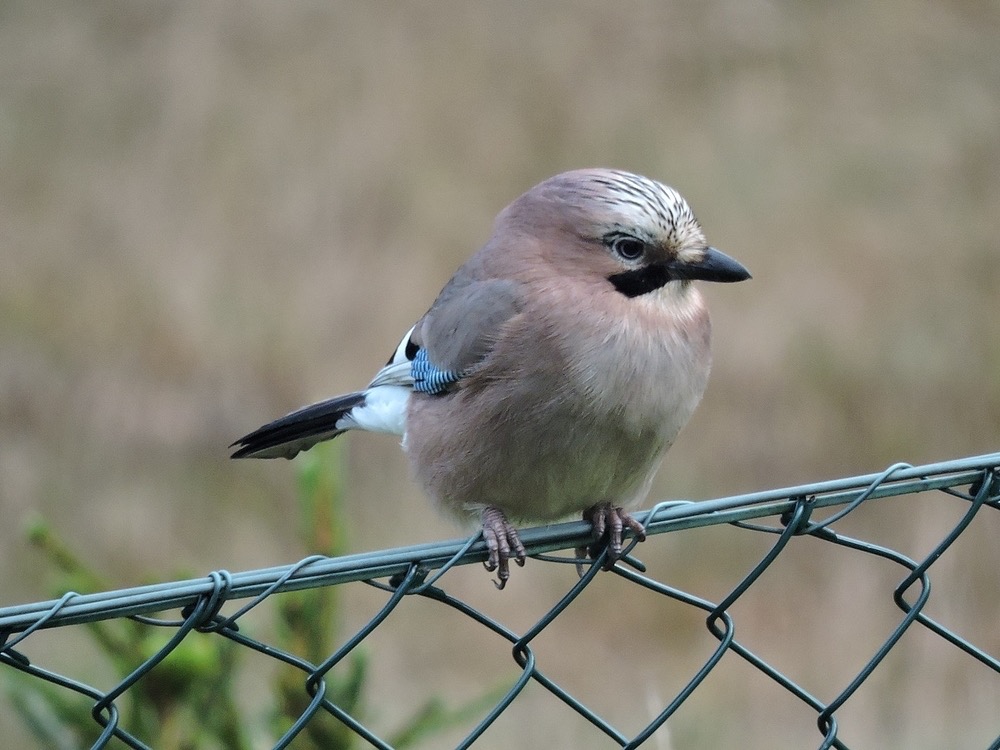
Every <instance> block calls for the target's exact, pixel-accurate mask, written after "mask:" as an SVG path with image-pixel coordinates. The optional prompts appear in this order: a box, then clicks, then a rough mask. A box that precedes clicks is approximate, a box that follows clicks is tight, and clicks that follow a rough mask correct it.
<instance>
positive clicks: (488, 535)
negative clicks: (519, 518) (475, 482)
mask: <svg viewBox="0 0 1000 750" xmlns="http://www.w3.org/2000/svg"><path fill="white" fill-rule="evenodd" d="M483 539H484V540H485V541H486V549H487V551H488V555H487V557H486V561H485V562H484V563H483V566H484V567H485V568H486V570H488V571H490V572H491V573H492V572H493V571H494V570H495V571H497V578H498V579H499V580H497V581H494V583H495V585H496V587H497V588H498V589H503V587H504V586H506V585H507V579H508V578H510V559H511V557H513V558H514V562H516V563H517V564H518V565H519V566H521V567H524V559H525V556H526V553H525V551H524V545H523V544H521V537H519V536H518V534H517V529H515V528H514V525H513V524H512V523H511V522H510V521H508V520H507V516H505V515H504V514H503V511H502V510H500V509H499V508H494V507H493V506H490V507H488V508H486V509H485V510H483Z"/></svg>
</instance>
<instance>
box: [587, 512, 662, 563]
mask: <svg viewBox="0 0 1000 750" xmlns="http://www.w3.org/2000/svg"><path fill="white" fill-rule="evenodd" d="M583 520H584V521H588V522H590V524H591V525H592V526H593V527H594V539H595V540H596V541H595V542H594V543H593V544H591V545H590V546H589V547H579V548H578V549H577V550H576V554H577V557H580V558H583V557H590V558H595V557H597V556H598V555H599V554H600V553H601V550H602V549H603V547H604V543H605V542H604V538H605V535H606V536H607V542H606V543H607V547H608V560H607V563H606V564H605V566H604V569H605V570H610V569H611V568H612V567H613V566H614V564H615V562H617V561H618V559H619V558H620V557H621V556H622V536H623V534H624V532H625V530H626V529H628V530H630V531H631V532H632V533H633V534H634V535H635V538H636V539H638V540H639V541H640V542H644V541H646V531H645V529H643V528H642V524H641V523H639V522H638V521H636V520H635V519H634V518H632V516H630V515H629V514H628V513H626V512H625V509H624V508H622V507H621V506H620V505H612V504H611V503H598V504H597V505H593V506H591V507H589V508H587V510H585V511H583Z"/></svg>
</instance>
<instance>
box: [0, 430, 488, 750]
mask: <svg viewBox="0 0 1000 750" xmlns="http://www.w3.org/2000/svg"><path fill="white" fill-rule="evenodd" d="M342 463H343V459H342V451H341V448H340V446H339V445H338V444H336V443H333V444H330V443H327V444H323V445H321V446H317V447H316V448H314V449H313V450H312V451H310V452H309V453H308V454H306V455H305V456H304V457H303V458H302V459H300V460H299V464H298V465H299V467H300V471H299V477H298V490H299V492H298V498H299V510H300V519H299V535H300V538H301V540H302V543H303V546H304V547H305V548H306V550H307V552H308V553H309V554H321V555H327V556H336V555H339V554H342V553H343V552H344V549H345V543H346V538H347V529H346V528H345V524H344V519H345V518H346V515H347V514H346V513H345V512H344V508H343V496H344V493H343V483H342V481H341V477H342V476H343V471H342ZM27 536H28V539H29V540H30V541H31V543H32V544H33V545H34V546H35V547H37V548H38V549H39V550H41V552H42V553H43V554H44V555H45V556H46V558H47V559H48V561H49V563H50V564H51V565H52V567H53V568H54V569H55V571H56V572H57V577H56V580H55V585H54V589H55V591H56V592H60V593H61V592H64V591H77V592H96V591H107V590H110V589H111V588H113V587H112V586H111V585H110V584H109V582H107V581H105V580H104V579H103V578H101V576H99V575H98V574H97V573H96V572H95V571H94V570H93V569H91V568H89V567H88V566H87V565H86V564H85V563H84V562H83V561H81V560H80V559H79V558H78V557H77V556H76V555H75V554H74V553H73V551H72V550H70V549H69V548H68V547H67V546H66V544H65V543H64V542H63V541H62V540H61V539H60V538H59V536H58V535H57V534H56V533H55V531H54V530H53V529H52V528H51V527H50V526H49V525H48V523H47V522H46V521H45V520H43V519H41V518H38V519H35V520H34V521H32V522H31V523H30V524H29V528H28V530H27ZM341 589H342V587H338V586H321V587H317V588H313V589H309V590H305V591H294V592H288V593H284V594H280V595H277V596H275V598H274V602H273V603H274V605H275V609H276V621H275V624H274V625H275V631H276V636H275V645H276V646H277V647H278V648H280V649H282V650H284V651H288V652H290V653H293V654H296V655H298V656H300V657H302V658H304V659H306V660H308V661H309V662H311V663H313V664H320V663H321V662H323V661H324V660H326V659H327V658H328V657H329V655H330V654H331V653H333V652H334V651H335V650H336V648H337V646H338V645H339V644H340V643H341V642H342V640H341V638H340V631H341V629H342V627H341V621H342V617H341V615H342V612H343V606H344V604H343V599H342V590H341ZM81 627H83V628H84V629H85V631H86V633H87V634H88V636H89V637H90V641H91V644H92V647H93V649H94V651H95V652H96V653H98V654H100V655H101V656H102V657H103V658H104V659H105V660H106V661H107V663H108V665H109V666H110V668H111V671H112V672H113V674H114V676H115V677H114V679H115V681H117V680H121V679H124V678H125V677H126V676H128V675H129V674H131V673H132V671H133V670H135V669H136V667H138V666H139V665H140V664H142V663H144V662H146V661H147V660H148V659H150V658H152V657H153V656H155V655H156V654H157V653H158V652H159V651H160V650H161V649H162V648H163V647H164V646H166V645H167V643H168V641H169V640H170V638H171V637H172V636H173V634H174V632H175V631H174V629H173V628H172V627H171V628H162V627H157V626H155V625H150V624H147V623H143V622H138V621H136V620H131V619H122V618H118V619H113V620H105V621H99V622H93V623H88V624H86V625H83V626H81ZM242 655H244V653H243V651H242V650H241V649H240V648H239V647H238V646H237V645H236V644H235V643H234V642H233V641H231V640H229V639H227V638H222V637H219V636H217V635H214V634H206V633H197V632H192V633H189V634H188V635H187V636H186V637H185V638H184V640H183V641H181V643H179V644H178V645H177V646H176V647H175V648H174V649H173V650H172V651H171V652H170V653H169V654H168V655H167V656H166V658H164V659H163V661H161V662H160V663H159V664H157V665H156V667H155V668H154V669H152V670H151V671H150V672H149V673H147V674H146V675H145V676H143V677H142V678H141V679H140V680H139V681H138V682H137V683H136V684H135V685H133V686H132V687H130V688H129V689H128V690H127V691H125V693H124V695H123V696H122V697H121V698H119V699H118V700H116V701H115V703H116V705H118V706H119V708H120V710H121V711H122V717H121V724H122V726H123V727H124V728H126V729H127V731H129V732H130V733H132V734H133V735H135V736H137V737H138V738H140V739H142V740H144V741H147V742H151V743H152V744H153V745H154V746H155V747H157V748H162V749H165V750H175V749H176V750H188V749H189V748H198V750H202V749H206V750H214V749H215V748H218V749H219V750H223V749H224V750H244V749H247V750H249V748H251V747H259V746H261V745H262V743H266V742H268V740H270V742H271V743H273V742H274V741H275V740H276V738H277V737H279V736H281V735H283V734H284V733H285V732H286V731H288V729H289V728H290V727H292V725H293V724H294V723H295V721H296V720H297V719H298V718H299V717H300V716H301V715H302V714H303V712H304V711H305V710H306V708H307V707H308V705H309V703H310V700H311V697H310V695H309V693H308V692H307V690H306V688H305V682H306V678H307V676H306V674H305V673H304V672H303V671H301V670H299V669H296V668H294V667H292V666H290V665H286V664H282V665H281V666H280V667H279V669H278V670H277V671H276V672H275V676H274V678H273V682H272V685H271V690H272V693H273V696H274V702H273V705H274V709H273V713H272V715H271V716H270V717H268V720H267V721H265V722H260V721H254V720H252V717H248V716H245V715H244V714H245V713H246V712H245V710H244V709H242V708H241V707H240V705H239V704H238V703H237V701H236V698H235V693H236V688H237V686H238V685H239V683H240V677H241V670H240V657H241V656H242ZM4 679H5V681H6V688H7V692H8V695H9V700H10V703H11V705H12V706H13V707H14V709H15V711H16V712H17V714H18V715H19V716H20V718H21V720H22V721H23V722H24V724H25V726H26V727H27V728H28V730H29V731H30V732H31V734H33V735H34V736H35V738H36V739H37V740H38V742H39V745H40V746H41V747H46V748H55V749H56V750H63V749H65V750H73V749H75V748H81V747H87V746H89V745H90V743H91V742H93V738H94V737H95V735H96V733H97V731H98V730H97V727H96V724H95V722H94V719H93V717H92V716H91V709H92V706H93V702H92V701H90V700H88V699H86V698H84V697H82V696H79V695H77V694H76V693H73V692H70V691H66V690H64V689H61V688H59V687H56V686H54V685H52V684H50V683H48V682H45V681H43V680H40V679H37V678H34V677H31V676H28V675H25V674H23V673H21V672H17V671H15V670H4ZM324 679H325V682H326V697H327V698H328V699H329V700H330V701H331V702H333V703H334V704H336V705H337V706H339V707H341V708H342V709H344V710H345V711H346V712H348V713H349V714H351V715H352V716H355V717H359V718H360V719H362V720H364V717H365V713H366V708H365V701H364V696H365V689H366V687H367V683H368V660H367V655H366V652H365V650H364V648H356V649H354V650H353V651H352V652H351V654H350V655H349V656H348V657H347V658H346V659H345V661H344V662H343V663H341V664H338V665H336V666H335V667H334V668H333V669H331V670H330V671H329V672H328V673H327V674H326V675H325V678H324ZM84 682H87V680H86V679H84ZM505 690H506V688H497V689H494V690H491V691H488V692H486V693H485V694H484V695H482V696H480V697H474V698H472V699H470V700H469V701H468V702H467V703H466V704H464V705H460V706H457V707H448V706H446V705H444V703H442V701H441V700H439V699H438V698H435V697H431V698H429V699H428V700H427V701H426V702H425V703H424V705H422V706H421V707H420V708H418V710H417V711H416V712H415V713H414V715H413V716H412V717H410V718H409V719H408V720H407V721H405V722H403V725H402V726H401V727H400V728H399V729H398V730H397V731H396V732H395V734H394V735H393V736H392V737H391V739H390V742H391V744H392V745H393V746H394V747H397V748H407V747H413V746H414V745H416V744H417V743H418V742H420V741H421V740H425V739H427V738H429V737H434V736H436V735H439V734H440V733H441V732H443V731H446V730H448V729H450V728H452V727H454V726H457V725H459V724H463V723H467V722H468V721H470V720H472V719H474V718H475V717H476V716H479V715H481V714H482V713H484V712H485V711H486V710H488V708H489V707H490V706H492V705H494V704H495V703H496V701H497V700H499V698H500V697H501V695H502V694H503V692H505ZM264 735H267V736H266V737H265V736H264ZM358 739H359V738H358V736H357V735H356V734H355V733H354V732H352V731H351V730H350V729H349V728H348V727H347V726H346V725H345V724H343V723H341V722H340V721H338V720H337V719H335V718H334V717H333V716H331V715H330V714H328V713H326V712H325V711H319V712H317V713H316V714H315V715H314V716H313V717H312V718H311V719H310V720H309V721H308V722H307V723H306V725H305V727H304V728H303V729H302V731H301V732H300V733H299V734H298V735H297V736H296V739H295V747H296V749H297V750H313V749H315V750H320V748H322V750H352V749H353V748H355V747H357V746H358V744H359V743H358Z"/></svg>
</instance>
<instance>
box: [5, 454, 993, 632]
mask: <svg viewBox="0 0 1000 750" xmlns="http://www.w3.org/2000/svg"><path fill="white" fill-rule="evenodd" d="M998 469H1000V452H997V453H988V454H984V455H980V456H971V457H967V458H961V459H956V460H951V461H942V462H937V463H932V464H925V465H922V466H909V465H908V464H896V465H894V466H892V467H889V468H888V469H886V470H885V471H882V472H879V473H874V474H865V475H861V476H855V477H848V478H842V479H835V480H829V481H824V482H816V483H812V484H803V485H798V486H794V487H786V488H782V489H773V490H765V491H762V492H753V493H748V494H742V495H732V496H728V497H722V498H717V499H714V500H702V501H687V500H683V501H667V502H663V503H659V504H657V505H655V506H654V507H653V508H651V509H650V510H646V511H643V512H640V513H637V514H635V516H636V518H637V519H638V520H639V521H640V522H641V523H643V524H644V525H645V526H646V531H647V533H648V534H662V533H666V532H669V531H678V530H681V529H686V528H694V527H699V526H710V525H716V524H722V523H731V522H733V521H745V520H750V519H754V518H763V517H767V516H775V515H779V514H782V513H785V512H787V511H789V510H791V509H792V508H793V507H794V505H795V503H796V502H797V501H798V500H799V499H801V498H804V497H805V498H809V499H810V501H811V503H812V504H813V507H817V508H822V507H833V506H847V505H850V503H852V502H855V501H857V500H858V499H859V498H861V497H862V496H864V500H865V501H868V500H874V499H879V498H886V497H893V496H898V495H902V494H906V493H913V492H922V491H926V490H933V489H948V488H952V487H961V486H964V485H969V484H972V483H974V482H976V481H978V480H979V479H980V478H981V477H982V476H983V472H985V471H990V470H994V471H995V470H998ZM866 493H867V494H866ZM477 537H478V535H477V536H476V537H472V538H471V539H470V538H464V539H453V540H447V541H442V542H432V543H427V544H419V545H413V546H408V547H399V548H395V549H389V550H380V551H374V552H362V553H357V554H352V555H343V556H341V557H321V556H317V557H313V558H306V559H305V560H302V561H300V562H298V563H295V564H293V565H282V566H277V567H271V568H262V569H258V570H252V571H246V572H241V573H232V574H230V573H224V577H225V579H226V592H225V598H226V599H227V600H230V599H245V598H249V597H254V596H259V595H261V594H262V593H264V592H267V591H270V593H274V592H275V591H291V590H298V589H305V588H312V587H315V586H322V585H330V584H337V583H347V582H351V581H361V580H370V579H373V578H383V577H387V576H392V575H397V574H401V573H404V572H405V571H407V570H408V569H409V568H410V567H411V566H412V565H414V564H419V565H421V566H422V567H424V568H426V569H428V570H434V569H439V568H441V567H443V566H445V565H448V564H459V565H464V564H470V563H477V562H482V561H483V560H485V559H486V546H485V543H484V542H483V541H482V539H479V538H477ZM521 539H522V541H523V543H524V545H525V548H526V549H527V552H528V554H529V555H537V554H542V553H546V552H553V551H557V550H572V549H574V548H576V547H579V546H581V545H584V544H587V543H589V542H590V541H591V529H590V525H589V524H586V523H584V522H583V521H574V522H569V523H560V524H553V525H549V526H539V527H535V528H530V529H525V530H523V531H522V532H521ZM218 589H219V576H218V575H210V576H206V577H202V578H194V579H189V580H184V581H172V582H165V583H158V584H151V585H146V586H136V587H132V588H126V589H118V590H114V591H105V592H99V593H91V594H73V593H70V594H67V595H65V596H63V597H62V598H60V599H52V600H48V601H42V602H34V603H29V604H20V605H13V606H7V607H0V636H2V635H3V634H4V633H7V634H10V633H16V632H22V631H24V630H27V629H30V628H36V627H42V628H52V627H57V626H62V625H71V624H77V623H84V622H94V621H98V620H106V619H112V618H116V617H126V616H131V615H141V614H152V613H155V612H162V611H164V610H168V609H174V608H177V607H184V606H187V605H189V604H192V603H194V602H196V601H197V600H198V599H199V598H201V597H203V596H207V595H210V594H212V592H213V591H217V590H218Z"/></svg>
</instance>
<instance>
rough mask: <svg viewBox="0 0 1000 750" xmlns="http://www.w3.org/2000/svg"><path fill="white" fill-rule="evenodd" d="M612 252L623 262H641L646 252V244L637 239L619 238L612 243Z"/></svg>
mask: <svg viewBox="0 0 1000 750" xmlns="http://www.w3.org/2000/svg"><path fill="white" fill-rule="evenodd" d="M611 250H612V251H613V252H614V253H615V255H617V256H618V257H619V258H621V259H622V260H639V258H641V257H642V256H643V253H645V252H646V244H645V243H644V242H643V241H642V240H637V239H636V238H635V237H619V238H617V239H616V240H614V241H613V242H612V243H611Z"/></svg>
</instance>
